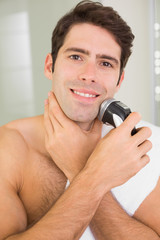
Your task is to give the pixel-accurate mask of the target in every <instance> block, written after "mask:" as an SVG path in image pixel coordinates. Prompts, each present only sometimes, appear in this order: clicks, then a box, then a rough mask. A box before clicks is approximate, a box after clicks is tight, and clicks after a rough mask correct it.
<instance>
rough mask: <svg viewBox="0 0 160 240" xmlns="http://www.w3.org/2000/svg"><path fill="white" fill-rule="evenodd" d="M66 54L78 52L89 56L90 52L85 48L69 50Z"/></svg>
mask: <svg viewBox="0 0 160 240" xmlns="http://www.w3.org/2000/svg"><path fill="white" fill-rule="evenodd" d="M65 52H78V53H84V54H86V55H89V51H87V50H85V49H83V48H76V47H71V48H67V49H66V50H65Z"/></svg>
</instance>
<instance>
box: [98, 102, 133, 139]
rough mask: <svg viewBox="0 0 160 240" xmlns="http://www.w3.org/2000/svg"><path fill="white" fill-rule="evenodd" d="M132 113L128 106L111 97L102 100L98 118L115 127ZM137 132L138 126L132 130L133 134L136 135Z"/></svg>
mask: <svg viewBox="0 0 160 240" xmlns="http://www.w3.org/2000/svg"><path fill="white" fill-rule="evenodd" d="M130 113H131V110H130V108H129V107H128V106H126V105H125V104H124V103H122V102H120V101H117V100H116V99H114V98H110V99H106V100H105V101H104V102H102V104H101V106H100V110H99V114H98V119H99V120H100V121H102V122H103V123H104V124H110V125H112V126H113V127H118V126H120V125H121V123H122V122H123V121H124V120H125V119H126V118H127V117H128V115H129V114H130ZM135 133H136V128H134V129H133V130H132V132H131V135H134V134H135Z"/></svg>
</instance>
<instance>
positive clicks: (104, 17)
mask: <svg viewBox="0 0 160 240" xmlns="http://www.w3.org/2000/svg"><path fill="white" fill-rule="evenodd" d="M79 23H90V24H93V25H95V26H99V27H102V28H104V29H106V30H107V31H109V32H110V33H111V34H112V35H113V36H114V38H115V40H116V42H117V43H118V44H119V46H120V47H121V66H120V75H121V73H122V71H123V69H124V68H125V66H126V63H127V61H128V58H129V56H130V55H131V47H132V42H133V39H134V35H133V33H132V31H131V28H130V27H129V26H128V25H127V23H126V22H125V21H124V20H123V19H122V18H121V17H120V16H119V14H118V13H117V12H116V11H115V10H114V9H113V8H112V7H106V6H103V5H102V4H101V3H100V2H92V1H88V0H85V1H81V2H80V3H78V4H77V6H76V7H75V8H74V9H72V10H71V11H70V12H69V13H67V14H66V15H64V16H63V17H62V18H61V19H60V20H59V21H58V23H57V25H56V27H55V29H54V31H53V34H52V58H53V70H54V64H55V60H56V57H57V54H58V51H59V49H60V48H61V46H62V45H63V43H64V40H65V37H66V35H67V33H68V32H69V30H70V29H71V27H72V26H73V25H76V24H79Z"/></svg>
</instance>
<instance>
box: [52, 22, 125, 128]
mask: <svg viewBox="0 0 160 240" xmlns="http://www.w3.org/2000/svg"><path fill="white" fill-rule="evenodd" d="M120 56H121V48H120V46H119V45H118V44H117V42H116V41H115V39H114V37H113V36H112V34H110V33H109V32H108V31H106V30H105V29H103V28H101V27H98V26H94V25H91V24H86V23H84V24H77V25H74V26H73V27H72V28H71V30H70V31H69V33H68V34H67V36H66V38H65V41H64V44H63V46H62V47H61V48H60V50H59V52H58V55H57V59H56V62H55V66H54V72H53V79H52V91H53V92H54V94H55V96H56V98H57V100H58V102H59V104H60V106H61V108H62V110H63V111H64V113H65V114H66V115H67V116H68V117H69V118H70V119H72V120H74V121H76V122H78V123H81V124H91V123H92V121H93V120H94V119H95V118H96V116H97V114H98V111H99V106H100V104H101V103H102V102H103V101H104V100H105V99H107V98H112V97H113V96H114V94H115V92H116V91H117V90H118V88H119V86H117V82H118V78H119V74H120Z"/></svg>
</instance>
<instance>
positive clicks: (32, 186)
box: [20, 153, 66, 226]
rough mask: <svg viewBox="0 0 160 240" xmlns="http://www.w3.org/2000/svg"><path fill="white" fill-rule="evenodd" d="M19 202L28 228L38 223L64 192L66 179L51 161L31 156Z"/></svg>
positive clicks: (36, 155) (38, 155)
mask: <svg viewBox="0 0 160 240" xmlns="http://www.w3.org/2000/svg"><path fill="white" fill-rule="evenodd" d="M23 181H24V182H23V187H22V191H21V193H20V198H21V201H22V202H23V205H24V208H25V210H26V214H27V220H28V226H31V225H33V224H34V223H36V222H37V221H39V220H40V219H41V218H42V217H43V216H44V215H45V214H46V213H47V212H48V210H49V209H50V208H51V207H52V206H53V205H54V204H55V202H56V200H57V199H58V198H59V196H60V195H61V194H62V193H63V192H64V190H65V186H66V177H65V176H64V174H63V173H62V172H61V171H60V169H58V168H57V166H56V165H55V163H54V162H53V161H52V160H51V159H47V158H46V157H44V156H41V155H40V154H37V153H36V154H35V153H33V154H31V158H30V159H29V164H28V168H27V169H26V170H25V173H24V180H23Z"/></svg>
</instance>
